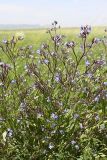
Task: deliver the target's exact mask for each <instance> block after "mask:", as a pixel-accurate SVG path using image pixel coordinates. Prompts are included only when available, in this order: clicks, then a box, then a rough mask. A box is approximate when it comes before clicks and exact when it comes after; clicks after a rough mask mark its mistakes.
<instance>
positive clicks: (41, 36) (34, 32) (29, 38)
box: [0, 27, 106, 48]
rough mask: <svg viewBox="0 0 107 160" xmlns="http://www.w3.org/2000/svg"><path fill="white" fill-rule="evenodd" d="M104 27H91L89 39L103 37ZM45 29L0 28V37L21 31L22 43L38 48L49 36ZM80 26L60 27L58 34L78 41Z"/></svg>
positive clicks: (9, 36) (6, 36)
mask: <svg viewBox="0 0 107 160" xmlns="http://www.w3.org/2000/svg"><path fill="white" fill-rule="evenodd" d="M105 28H106V27H93V28H92V33H91V35H90V36H89V37H90V39H91V38H93V37H103V36H104V35H105V32H104V30H105ZM46 31H47V29H30V30H26V29H24V30H0V39H1V40H2V39H4V38H7V39H8V38H11V36H13V35H16V33H20V32H21V33H23V34H24V37H25V40H24V41H23V43H22V45H27V44H31V45H33V46H35V47H36V48H38V47H39V46H40V44H41V43H42V42H44V41H48V39H49V36H48V35H47V33H46ZM79 32H80V28H61V29H60V30H59V33H60V34H64V35H66V36H67V38H66V39H67V40H74V41H77V42H78V36H79Z"/></svg>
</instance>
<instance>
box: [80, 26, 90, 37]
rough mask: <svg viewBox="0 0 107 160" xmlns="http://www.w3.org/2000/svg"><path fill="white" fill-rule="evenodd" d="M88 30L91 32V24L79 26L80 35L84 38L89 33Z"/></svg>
mask: <svg viewBox="0 0 107 160" xmlns="http://www.w3.org/2000/svg"><path fill="white" fill-rule="evenodd" d="M90 32H91V26H88V25H86V26H81V31H80V36H81V37H82V38H86V36H87V35H88V34H90Z"/></svg>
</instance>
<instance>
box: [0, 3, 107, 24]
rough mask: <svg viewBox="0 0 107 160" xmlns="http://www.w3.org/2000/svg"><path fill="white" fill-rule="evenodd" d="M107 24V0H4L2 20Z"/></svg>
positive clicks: (0, 6)
mask: <svg viewBox="0 0 107 160" xmlns="http://www.w3.org/2000/svg"><path fill="white" fill-rule="evenodd" d="M54 20H57V21H58V22H59V23H60V24H61V25H62V26H81V25H84V24H89V25H107V0H0V24H40V25H47V24H50V23H51V22H53V21H54Z"/></svg>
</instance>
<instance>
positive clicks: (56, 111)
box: [0, 21, 107, 160]
mask: <svg viewBox="0 0 107 160" xmlns="http://www.w3.org/2000/svg"><path fill="white" fill-rule="evenodd" d="M91 32H92V33H91ZM0 37H1V42H0V135H1V136H0V159H1V160H106V159H107V38H106V30H105V31H104V28H94V29H93V31H92V29H91V27H90V26H88V25H87V26H82V27H81V28H80V30H79V29H78V28H73V29H70V28H68V29H60V27H59V26H58V24H57V22H56V21H54V23H52V27H51V28H50V29H48V30H47V33H46V31H45V30H44V29H41V30H24V31H23V32H22V31H20V32H19V31H16V30H14V31H0ZM24 39H25V40H24Z"/></svg>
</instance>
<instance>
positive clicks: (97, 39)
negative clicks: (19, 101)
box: [92, 38, 101, 44]
mask: <svg viewBox="0 0 107 160" xmlns="http://www.w3.org/2000/svg"><path fill="white" fill-rule="evenodd" d="M99 42H101V39H99V38H94V39H93V40H92V43H95V44H97V43H99Z"/></svg>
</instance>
